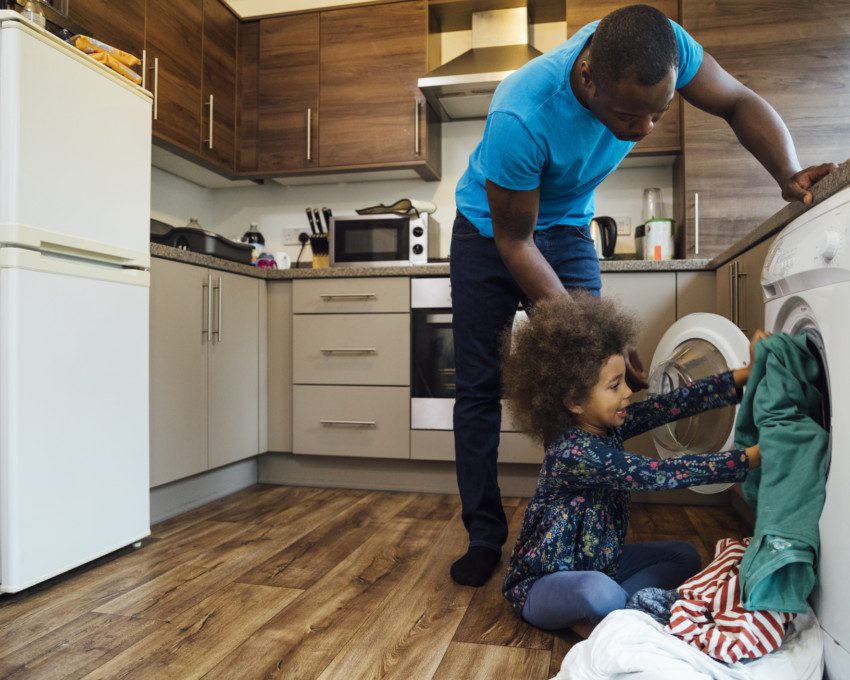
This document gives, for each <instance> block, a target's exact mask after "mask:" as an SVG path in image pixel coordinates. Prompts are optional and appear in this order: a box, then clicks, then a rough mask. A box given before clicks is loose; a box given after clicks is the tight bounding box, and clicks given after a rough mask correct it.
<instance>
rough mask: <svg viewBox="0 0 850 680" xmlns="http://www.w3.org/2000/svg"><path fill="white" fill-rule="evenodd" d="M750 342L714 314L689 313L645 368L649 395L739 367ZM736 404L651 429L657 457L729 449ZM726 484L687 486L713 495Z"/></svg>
mask: <svg viewBox="0 0 850 680" xmlns="http://www.w3.org/2000/svg"><path fill="white" fill-rule="evenodd" d="M749 348H750V343H749V341H748V340H747V338H746V336H745V335H744V334H743V333H742V332H741V331H740V329H739V328H738V327H737V326H736V325H735V324H733V323H732V322H731V321H729V320H728V319H725V318H723V317H722V316H718V315H716V314H689V315H688V316H686V317H683V318H681V319H679V320H678V321H677V322H676V323H674V324H673V325H672V326H670V328H669V329H668V330H667V332H666V333H665V334H664V336H663V337H662V338H661V342H659V343H658V348H657V349H656V350H655V355H654V356H653V357H652V364H651V365H650V368H649V389H648V392H649V394H666V393H668V392H672V391H673V390H675V389H676V388H678V387H681V386H682V385H685V384H687V383H691V382H694V381H695V380H699V379H701V378H707V377H708V376H710V375H716V374H717V373H722V372H724V371H729V370H732V369H735V368H741V367H742V366H745V365H746V364H747V362H748V361H749V358H750V349H749ZM737 413H738V407H737V406H727V407H725V408H721V409H713V410H711V411H706V412H704V413H700V414H699V415H696V416H691V417H689V418H682V419H681V420H677V421H675V422H672V423H668V424H667V425H662V426H661V427H657V428H655V429H654V430H653V431H652V439H653V441H654V443H655V448H656V449H657V451H658V454H659V455H660V456H661V458H663V459H667V458H675V457H676V456H681V455H683V454H686V453H711V452H715V451H726V450H728V449H730V448H732V447H733V443H734V439H735V417H736V416H737ZM730 486H732V485H731V484H707V485H705V486H695V487H691V489H692V490H693V491H696V492H698V493H718V492H720V491H725V490H726V489H728V488H729V487H730Z"/></svg>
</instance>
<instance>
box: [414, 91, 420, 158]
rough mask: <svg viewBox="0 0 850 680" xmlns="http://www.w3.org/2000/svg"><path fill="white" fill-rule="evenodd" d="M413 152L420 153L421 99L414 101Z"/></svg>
mask: <svg viewBox="0 0 850 680" xmlns="http://www.w3.org/2000/svg"><path fill="white" fill-rule="evenodd" d="M413 136H414V137H415V140H414V142H413V153H414V154H416V155H417V156H418V155H419V99H418V98H417V99H416V100H415V101H414V102H413Z"/></svg>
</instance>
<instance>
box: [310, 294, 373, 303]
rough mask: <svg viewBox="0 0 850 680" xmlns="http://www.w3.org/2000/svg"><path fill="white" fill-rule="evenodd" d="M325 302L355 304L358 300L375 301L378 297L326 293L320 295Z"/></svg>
mask: <svg viewBox="0 0 850 680" xmlns="http://www.w3.org/2000/svg"><path fill="white" fill-rule="evenodd" d="M319 297H320V298H322V300H324V301H325V302H331V301H333V300H342V301H343V302H354V301H356V300H374V299H375V298H376V297H377V295H375V294H374V293H325V294H323V295H321V294H320V295H319Z"/></svg>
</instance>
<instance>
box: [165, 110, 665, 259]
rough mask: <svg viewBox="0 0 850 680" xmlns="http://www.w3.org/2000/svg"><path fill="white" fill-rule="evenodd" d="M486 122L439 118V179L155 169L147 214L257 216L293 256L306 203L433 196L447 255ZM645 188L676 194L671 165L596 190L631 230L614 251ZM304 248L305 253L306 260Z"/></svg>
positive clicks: (625, 175) (180, 220)
mask: <svg viewBox="0 0 850 680" xmlns="http://www.w3.org/2000/svg"><path fill="white" fill-rule="evenodd" d="M483 129H484V122H483V121H465V122H453V123H446V124H444V125H443V173H442V175H443V178H442V180H441V181H439V182H425V181H422V180H415V179H410V180H392V181H371V182H368V181H362V180H359V179H358V178H357V175H350V176H349V177H350V178H351V180H350V181H345V182H338V183H334V184H315V185H304V186H282V185H280V184H277V183H276V182H267V183H266V184H265V185H263V186H254V187H238V188H232V189H205V188H202V187H199V186H197V185H196V184H192V183H191V182H187V181H186V180H184V179H181V178H179V177H175V176H174V175H171V174H169V173H167V172H165V171H163V170H159V169H157V168H154V169H153V174H152V190H151V214H152V216H153V217H154V218H157V219H162V220H164V221H166V222H169V223H171V224H175V225H182V224H185V223H186V222H187V221H188V218H189V217H190V216H192V215H194V216H196V217H198V219H199V220H200V223H201V225H202V226H203V227H205V228H207V229H210V230H211V231H215V232H218V233H220V234H222V235H224V236H227V237H229V238H232V239H235V240H238V239H239V238H240V237H241V236H242V234H243V233H244V232H245V230H246V229H248V226H249V225H250V224H251V222H257V224H258V225H259V229H260V231H261V232H262V233H263V235H264V236H265V238H266V248H267V250H269V251H270V252H276V251H280V250H284V251H286V252H288V253H289V255H290V257H291V258H292V259H293V261H294V259H295V257H296V256H297V255H298V251H299V245H298V242H297V240H295V239H293V238H292V237H290V238H288V239H286V241H285V240H284V235H285V234H294V233H296V232H294V231H293V230H302V231H306V232H308V233H309V225H308V222H307V218H306V215H305V214H304V209H305V208H306V207H308V206H309V207H314V208H321V207H323V206H327V207H329V208H331V210H333V211H334V213H335V214H346V213H348V214H352V213H353V212H354V210H355V209H357V208H363V207H366V206H369V205H376V204H378V203H384V204H389V203H392V202H394V201H396V200H398V199H399V198H416V199H422V200H427V201H433V202H434V203H436V205H437V212H436V213H435V215H434V217H435V218H436V220H437V222H438V223H439V225H440V228H441V248H440V250H441V255H442V256H443V257H445V256H447V255H448V250H449V244H450V233H451V226H452V222H453V220H454V214H455V205H454V189H455V185H456V184H457V181H458V180H459V179H460V177H461V175H462V174H463V172H464V170H465V169H466V163H467V159H468V157H469V154H470V153H471V152H472V150H473V149H474V148H475V145H476V144H477V143H478V141H479V140H480V138H481V134H482V131H483ZM645 187H661V191H662V194H663V198H664V201H665V204H666V205H667V206H668V208H670V207H671V206H670V203H671V201H672V197H673V193H672V192H673V189H672V170H671V167H670V166H669V165H665V166H651V167H636V168H630V167H626V168H620V169H619V170H617V171H615V172H614V173H613V174H612V175H611V176H610V177H609V178H608V179H607V180H605V182H604V183H603V184H602V185H601V186H600V187H599V189H598V190H597V192H596V213H597V214H599V215H610V216H611V217H613V218H614V219H615V220H618V222H623V221H624V220H623V219H622V218H624V217H625V218H627V221H628V222H629V227H630V230H631V232H632V234H629V235H621V236H619V237H618V240H617V252H618V253H631V252H634V241H633V232H634V227H635V226H637V225H638V224H640V218H641V201H642V198H643V189H644V188H645ZM309 257H310V252H309V248H307V249H306V250H305V253H304V254H303V255H302V259H303V258H307V259H309Z"/></svg>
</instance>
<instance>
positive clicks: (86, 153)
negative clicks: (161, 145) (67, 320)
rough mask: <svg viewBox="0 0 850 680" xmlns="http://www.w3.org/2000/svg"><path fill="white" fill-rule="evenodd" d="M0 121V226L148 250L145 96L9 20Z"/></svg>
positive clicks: (2, 52) (1, 37)
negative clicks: (15, 226)
mask: <svg viewBox="0 0 850 680" xmlns="http://www.w3.org/2000/svg"><path fill="white" fill-rule="evenodd" d="M59 110H61V112H62V114H61V115H57V111H59ZM0 121H2V125H0V225H2V224H13V225H22V226H24V227H34V228H38V229H43V230H47V231H50V232H55V233H62V234H65V235H68V236H71V237H76V238H81V239H87V240H89V241H92V242H96V243H102V244H105V245H106V246H111V247H116V248H122V249H126V250H130V251H137V252H148V251H149V244H148V218H149V215H150V173H151V152H150V145H151V99H150V96H149V94H148V93H147V92H145V90H142V89H141V88H139V87H136V86H134V85H132V84H130V83H129V82H128V83H126V84H125V83H123V82H121V77H120V76H114V77H113V76H112V75H111V74H110V73H108V72H107V71H106V70H105V69H104V68H103V67H101V65H99V64H97V63H96V62H94V61H92V60H91V59H89V58H88V57H86V56H85V55H84V54H82V53H81V52H79V51H78V50H76V49H75V48H72V47H71V46H70V45H67V44H65V43H63V42H62V41H61V40H59V39H57V38H55V37H53V36H50V35H45V34H43V33H40V32H38V31H36V30H34V29H32V28H29V27H26V26H25V25H24V24H23V23H22V22H20V21H12V20H6V21H2V22H0Z"/></svg>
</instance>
